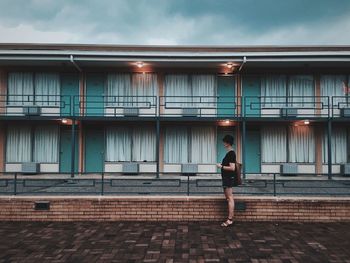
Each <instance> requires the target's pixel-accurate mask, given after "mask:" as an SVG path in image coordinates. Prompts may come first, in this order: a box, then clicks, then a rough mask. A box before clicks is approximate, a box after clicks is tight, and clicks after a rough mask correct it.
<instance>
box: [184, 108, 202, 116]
mask: <svg viewBox="0 0 350 263" xmlns="http://www.w3.org/2000/svg"><path fill="white" fill-rule="evenodd" d="M198 115H199V109H197V108H183V109H182V116H184V117H197V116H198Z"/></svg>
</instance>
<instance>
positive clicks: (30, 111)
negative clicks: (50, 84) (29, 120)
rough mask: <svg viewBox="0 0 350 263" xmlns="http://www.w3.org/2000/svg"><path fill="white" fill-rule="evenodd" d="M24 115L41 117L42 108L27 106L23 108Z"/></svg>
mask: <svg viewBox="0 0 350 263" xmlns="http://www.w3.org/2000/svg"><path fill="white" fill-rule="evenodd" d="M23 114H24V115H26V116H39V115H40V114H41V108H40V107H38V106H25V107H23Z"/></svg>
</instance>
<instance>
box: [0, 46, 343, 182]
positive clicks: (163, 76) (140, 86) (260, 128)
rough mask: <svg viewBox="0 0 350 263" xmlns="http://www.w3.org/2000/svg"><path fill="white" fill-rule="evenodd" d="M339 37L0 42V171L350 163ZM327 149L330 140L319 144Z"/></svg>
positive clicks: (301, 169)
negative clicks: (227, 140)
mask: <svg viewBox="0 0 350 263" xmlns="http://www.w3.org/2000/svg"><path fill="white" fill-rule="evenodd" d="M349 66H350V46H255V47H251V46H241V47H220V46H198V47H196V46H176V47H175V46H113V45H56V44H0V171H2V172H23V173H70V172H72V171H73V170H74V172H79V173H100V172H106V173H115V174H130V173H131V174H142V173H153V174H157V175H160V176H162V174H164V173H173V174H181V173H211V172H216V171H217V170H216V166H215V164H216V163H217V162H220V161H221V159H222V158H223V156H224V154H225V150H224V148H223V147H222V143H221V140H222V137H223V136H224V135H225V134H231V135H233V136H234V138H235V145H234V148H235V150H236V152H237V156H238V159H239V160H240V161H241V162H243V164H244V172H245V173H247V174H249V173H253V174H262V173H282V174H329V175H344V174H345V175H346V174H349V173H350V166H349V162H350V158H349V156H350V143H349V142H350V136H349V135H350V129H349V128H350V125H349V120H350V119H349V118H350V95H349V92H350V89H349V76H350V67H349ZM328 149H331V150H330V151H328Z"/></svg>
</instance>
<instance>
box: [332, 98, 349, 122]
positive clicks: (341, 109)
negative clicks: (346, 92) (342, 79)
mask: <svg viewBox="0 0 350 263" xmlns="http://www.w3.org/2000/svg"><path fill="white" fill-rule="evenodd" d="M331 102H332V104H331V108H332V117H343V118H350V96H333V97H332V100H331Z"/></svg>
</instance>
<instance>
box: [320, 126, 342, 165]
mask: <svg viewBox="0 0 350 263" xmlns="http://www.w3.org/2000/svg"><path fill="white" fill-rule="evenodd" d="M346 137H347V132H346V128H340V127H337V128H333V129H332V136H331V147H332V163H337V164H339V163H346V161H347V138H346ZM322 161H323V163H328V133H327V131H324V133H323V143H322Z"/></svg>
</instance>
